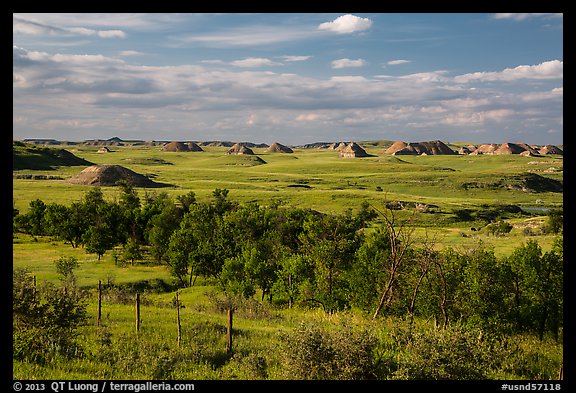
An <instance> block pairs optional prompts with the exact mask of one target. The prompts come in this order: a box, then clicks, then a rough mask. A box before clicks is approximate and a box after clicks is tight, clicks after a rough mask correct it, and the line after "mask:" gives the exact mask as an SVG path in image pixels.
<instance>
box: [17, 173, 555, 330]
mask: <svg viewBox="0 0 576 393" xmlns="http://www.w3.org/2000/svg"><path fill="white" fill-rule="evenodd" d="M118 185H119V190H120V192H119V196H118V197H117V198H115V200H113V201H108V200H105V198H104V196H103V193H102V190H101V189H100V188H98V187H95V188H93V189H91V190H89V191H87V192H86V193H85V195H84V196H83V198H82V199H81V200H80V201H77V202H73V203H72V204H70V205H69V206H66V205H62V204H58V203H49V204H46V203H44V202H43V201H42V200H40V199H36V200H34V201H32V202H30V209H29V210H28V212H27V213H26V214H20V213H19V212H18V211H16V210H14V230H15V231H19V232H23V233H28V234H30V235H33V236H52V237H55V238H58V239H61V240H63V241H65V242H68V243H70V245H71V246H72V247H83V248H85V250H86V251H87V252H89V253H94V254H97V255H98V259H100V258H101V257H102V256H103V255H104V254H105V253H106V251H109V250H115V249H116V248H118V247H121V250H122V253H121V258H122V259H123V260H124V261H131V262H132V263H133V262H134V261H137V260H141V259H142V258H143V257H144V255H148V256H149V257H151V258H152V259H153V260H155V261H156V263H158V264H162V265H166V266H167V268H168V269H169V271H170V273H171V274H172V276H173V277H174V278H175V279H176V280H177V282H178V283H179V284H180V285H181V286H183V287H185V286H191V285H194V283H195V280H196V278H197V277H206V278H212V279H213V280H214V281H215V282H216V283H217V284H218V286H219V287H220V289H221V290H222V291H224V293H226V294H227V295H229V296H242V297H246V298H249V297H253V296H255V295H256V293H258V292H259V293H260V294H261V295H260V296H261V298H260V300H261V301H269V302H275V303H281V304H285V305H286V306H287V307H293V306H295V305H300V306H308V307H315V306H317V307H321V308H322V309H323V310H324V312H326V313H334V312H338V311H340V310H345V309H351V308H353V309H358V310H362V311H363V312H365V313H366V314H367V315H370V316H372V317H373V318H374V319H376V318H379V317H381V316H391V315H392V316H400V317H405V318H407V319H408V320H409V321H413V319H414V318H415V317H421V318H427V319H431V320H432V319H433V320H434V321H435V322H436V324H437V325H438V326H440V327H442V328H446V327H447V326H448V325H449V324H452V323H455V322H458V323H461V324H466V325H470V326H475V327H480V328H482V329H488V330H491V331H497V332H502V333H513V332H534V333H536V334H537V335H538V336H539V337H540V339H542V338H543V336H544V335H545V334H547V333H551V334H552V335H553V336H554V337H555V338H558V333H559V331H560V329H561V327H562V318H563V295H562V293H563V288H562V284H563V241H562V237H561V236H559V237H557V238H556V240H555V242H554V245H553V247H552V249H551V250H550V251H548V252H543V250H542V248H541V247H540V246H539V245H538V243H537V242H536V241H534V240H527V242H526V243H524V244H521V245H519V246H518V247H517V248H516V249H515V250H514V251H513V252H512V253H511V254H510V255H507V256H504V257H497V256H496V255H495V253H494V250H493V249H491V248H490V247H488V246H486V245H483V244H481V243H479V244H478V245H477V246H475V247H472V248H470V249H466V250H458V249H455V248H445V249H443V250H437V249H436V247H435V241H434V239H430V238H425V239H416V237H415V236H414V233H413V231H414V227H413V226H411V225H410V224H411V221H410V218H409V219H404V220H399V219H398V217H397V213H396V212H395V211H394V210H393V209H389V208H386V204H385V203H384V204H383V207H382V208H378V207H375V206H370V205H369V204H368V203H362V204H361V205H360V207H359V208H358V209H356V211H353V210H352V209H348V210H347V211H345V212H344V213H342V214H323V213H319V212H316V211H313V210H310V209H304V208H299V207H294V206H287V205H284V204H282V203H274V204H272V205H269V206H263V205H260V204H258V203H255V202H249V203H242V204H241V203H238V202H234V201H232V200H230V199H229V198H228V194H229V192H228V190H227V189H216V190H214V191H213V193H212V196H211V198H210V199H209V200H207V201H198V200H197V199H196V196H195V193H194V192H188V193H186V194H183V195H179V196H177V197H176V198H172V197H170V196H169V195H168V194H167V193H165V192H161V193H148V192H146V193H145V195H144V197H143V198H140V196H139V195H138V192H137V191H136V190H135V189H134V188H133V187H131V186H129V185H128V184H127V183H125V182H118ZM113 252H115V251H113Z"/></svg>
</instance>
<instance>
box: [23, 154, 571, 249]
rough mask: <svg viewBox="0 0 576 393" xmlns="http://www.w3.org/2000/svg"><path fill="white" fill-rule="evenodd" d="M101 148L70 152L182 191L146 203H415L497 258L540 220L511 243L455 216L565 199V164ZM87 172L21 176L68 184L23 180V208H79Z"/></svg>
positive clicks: (507, 158)
mask: <svg viewBox="0 0 576 393" xmlns="http://www.w3.org/2000/svg"><path fill="white" fill-rule="evenodd" d="M97 149H98V148H97V147H93V146H89V147H88V146H87V147H82V146H72V147H71V148H70V149H69V150H70V151H71V152H72V153H74V154H75V155H76V156H78V157H80V158H83V159H85V160H87V161H90V162H93V163H97V164H118V165H123V166H125V167H127V168H129V169H132V170H134V171H135V172H138V173H142V174H146V175H148V176H150V177H151V178H153V180H155V181H158V182H161V183H168V184H171V185H173V187H168V188H162V189H159V190H153V189H147V190H143V189H139V193H140V195H141V196H143V195H144V193H146V192H167V193H168V194H170V195H172V196H177V195H181V194H184V193H186V192H188V191H194V192H195V193H196V196H197V198H198V199H200V200H202V199H207V198H209V197H210V195H211V193H212V191H213V190H214V189H216V188H226V189H228V190H230V193H229V197H230V199H233V200H235V201H239V202H246V201H257V202H258V203H260V204H269V203H273V202H280V203H282V202H284V203H287V204H290V205H293V206H299V207H307V208H311V209H315V210H318V211H321V212H324V213H341V212H343V211H344V210H346V209H348V208H352V209H357V208H358V207H359V206H360V203H361V202H362V201H367V202H369V203H371V204H372V205H373V206H375V207H382V206H383V202H384V201H385V200H400V201H406V202H416V203H421V204H426V205H431V206H433V209H431V210H430V211H433V214H432V213H425V214H419V215H418V219H417V222H418V226H419V227H420V228H428V230H429V231H437V232H438V231H439V233H438V237H439V238H440V239H443V240H441V242H445V243H446V244H452V245H463V246H465V245H467V244H470V243H471V242H476V241H478V240H482V241H484V242H487V243H493V244H494V245H495V247H496V249H497V250H498V249H500V246H502V247H503V248H502V249H503V250H506V251H508V250H509V248H510V245H513V244H517V243H518V241H519V240H521V239H520V238H521V237H522V236H523V234H522V230H523V228H524V227H526V226H528V225H532V224H534V222H535V221H534V220H536V221H537V220H538V218H537V217H529V216H522V215H518V217H514V218H512V223H513V224H514V225H515V227H516V228H515V229H514V230H513V231H512V233H511V234H510V236H508V237H505V238H495V237H493V236H491V237H488V236H486V235H485V234H483V233H478V232H474V231H472V230H471V228H473V227H474V228H477V227H481V226H483V225H485V223H482V222H478V221H476V222H474V221H472V222H466V221H464V222H462V221H458V220H455V219H454V215H453V212H454V211H455V210H459V209H470V210H478V209H483V208H485V207H486V206H492V205H502V204H511V205H517V206H525V207H534V206H536V207H548V208H550V207H556V208H558V207H562V206H563V193H562V192H552V191H548V190H553V186H554V185H557V183H556V182H559V181H560V182H561V181H562V177H563V159H562V157H561V156H547V157H521V156H518V155H501V156H489V155H478V156H400V157H396V156H390V155H384V154H383V153H382V152H383V150H384V148H382V147H380V146H367V147H366V150H367V152H368V153H369V154H371V155H373V156H372V157H367V158H356V159H342V158H339V157H338V154H337V152H335V151H333V150H320V149H295V153H293V154H281V153H266V152H265V149H258V148H256V149H253V150H254V151H255V153H256V154H257V156H258V157H260V158H261V159H262V160H263V161H264V162H265V163H262V162H261V161H259V160H256V159H255V157H252V156H227V155H226V154H225V151H226V148H224V147H205V148H204V149H205V151H204V152H182V153H180V152H164V151H161V150H160V148H159V147H157V146H156V147H151V146H126V147H124V146H121V147H113V149H112V150H114V151H113V152H112V153H106V154H101V153H97ZM83 168H84V167H82V166H80V167H78V166H63V167H58V168H57V169H55V170H44V171H41V170H40V171H39V170H19V171H15V173H17V175H18V176H19V177H21V176H22V175H25V174H29V175H32V174H35V175H46V176H57V177H60V178H61V180H31V179H21V178H14V179H13V199H14V207H15V208H17V209H19V210H20V211H21V212H26V211H27V209H28V205H29V203H30V201H31V200H33V199H36V198H41V199H42V200H43V201H44V202H46V203H50V202H58V203H64V204H69V203H71V202H73V201H77V200H80V199H81V198H82V196H83V195H84V194H85V192H86V191H87V190H88V189H90V186H81V185H73V184H69V183H67V180H66V179H68V178H70V177H71V176H73V175H74V174H76V173H78V172H80V171H81V170H82V169H83ZM550 183H552V184H550ZM103 191H104V194H105V196H106V197H108V198H116V197H117V196H118V193H119V191H118V189H117V188H115V187H103ZM556 191H557V190H556ZM402 214H404V213H403V212H401V213H400V215H402ZM530 220H532V221H530ZM540 222H542V220H541V219H540ZM532 226H534V225H532ZM514 235H517V236H514ZM538 240H539V241H540V240H541V241H542V242H543V246H544V247H546V245H549V244H550V240H551V237H549V236H542V237H541V238H540V237H539V239H538Z"/></svg>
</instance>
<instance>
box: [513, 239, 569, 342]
mask: <svg viewBox="0 0 576 393" xmlns="http://www.w3.org/2000/svg"><path fill="white" fill-rule="evenodd" d="M562 246H563V245H562V240H561V238H558V239H556V240H555V242H554V246H553V248H552V250H550V251H548V252H546V253H544V254H543V253H542V248H541V247H540V246H539V244H538V242H536V241H535V240H528V241H527V242H526V243H525V244H523V245H521V246H519V247H518V248H516V249H515V250H514V251H513V253H512V254H511V255H510V256H509V257H508V258H507V259H506V263H508V264H509V270H508V274H509V277H510V282H511V285H512V288H511V289H512V290H511V291H510V292H509V293H511V295H512V298H513V300H512V301H511V302H510V303H511V304H512V315H513V316H514V319H515V321H516V324H517V326H518V328H519V329H520V330H525V329H529V330H533V331H535V332H537V334H538V337H539V338H540V339H541V340H542V339H543V337H544V333H545V332H546V331H551V332H552V334H553V335H554V336H555V337H556V338H557V337H558V329H559V327H560V325H561V323H562V306H563V295H562V293H563V290H562V288H563V251H562Z"/></svg>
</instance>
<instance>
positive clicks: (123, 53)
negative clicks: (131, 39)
mask: <svg viewBox="0 0 576 393" xmlns="http://www.w3.org/2000/svg"><path fill="white" fill-rule="evenodd" d="M143 54H144V53H142V52H138V51H137V50H123V51H121V52H120V56H142V55H143Z"/></svg>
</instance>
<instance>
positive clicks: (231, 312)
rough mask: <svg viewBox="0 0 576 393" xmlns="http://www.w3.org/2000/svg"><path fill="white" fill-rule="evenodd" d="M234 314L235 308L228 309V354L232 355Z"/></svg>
mask: <svg viewBox="0 0 576 393" xmlns="http://www.w3.org/2000/svg"><path fill="white" fill-rule="evenodd" d="M232 314H233V308H232V306H230V307H229V308H228V330H227V332H226V352H227V353H232Z"/></svg>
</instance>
